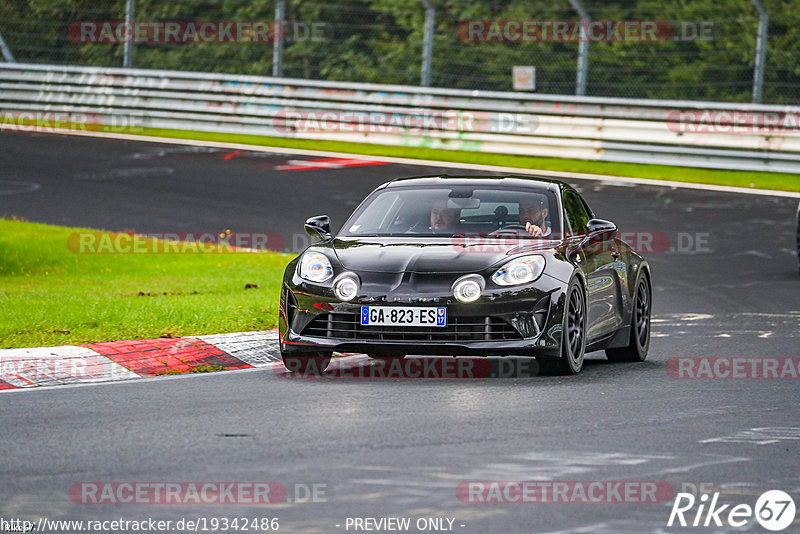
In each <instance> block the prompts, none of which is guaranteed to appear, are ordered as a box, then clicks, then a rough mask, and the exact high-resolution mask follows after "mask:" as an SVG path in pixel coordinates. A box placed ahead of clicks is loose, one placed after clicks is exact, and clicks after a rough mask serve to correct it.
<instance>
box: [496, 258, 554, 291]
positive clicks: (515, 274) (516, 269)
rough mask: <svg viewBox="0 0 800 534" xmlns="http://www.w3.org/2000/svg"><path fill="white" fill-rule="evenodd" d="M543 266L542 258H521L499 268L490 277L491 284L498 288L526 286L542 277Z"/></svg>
mask: <svg viewBox="0 0 800 534" xmlns="http://www.w3.org/2000/svg"><path fill="white" fill-rule="evenodd" d="M544 265H545V261H544V256H539V255H538V254H534V255H531V256H521V257H519V258H516V259H513V260H511V261H510V262H508V263H506V264H505V265H503V266H502V267H500V268H499V269H498V270H497V272H495V273H494V274H493V275H492V282H494V283H495V284H497V285H499V286H517V285H520V284H527V283H529V282H533V281H534V280H536V279H537V278H539V277H540V276H542V272H544Z"/></svg>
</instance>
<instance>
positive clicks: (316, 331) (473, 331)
mask: <svg viewBox="0 0 800 534" xmlns="http://www.w3.org/2000/svg"><path fill="white" fill-rule="evenodd" d="M447 322H448V324H447V326H443V327H441V326H440V327H433V326H432V327H425V326H421V327H407V326H362V325H361V320H360V316H359V315H358V314H355V313H321V314H319V315H318V316H317V317H315V318H314V319H313V320H312V321H311V322H310V323H309V324H308V326H306V327H305V329H303V332H302V334H303V335H306V336H316V337H329V338H345V339H366V340H378V341H412V342H426V343H428V342H434V343H435V342H440V343H447V342H459V341H500V340H513V339H522V336H521V335H520V333H519V332H518V331H517V330H516V329H515V328H514V327H513V326H511V325H510V324H508V323H507V322H506V321H504V320H503V319H500V318H498V317H489V316H482V317H448V319H447Z"/></svg>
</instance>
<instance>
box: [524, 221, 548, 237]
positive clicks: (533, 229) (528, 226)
mask: <svg viewBox="0 0 800 534" xmlns="http://www.w3.org/2000/svg"><path fill="white" fill-rule="evenodd" d="M525 231H526V232H528V233H529V234H531V235H532V236H534V237H539V236H541V235H542V234H543V233H544V232H543V231H542V229H541V228H540V227H539V226H536V225H535V224H533V223H530V222H527V223H525Z"/></svg>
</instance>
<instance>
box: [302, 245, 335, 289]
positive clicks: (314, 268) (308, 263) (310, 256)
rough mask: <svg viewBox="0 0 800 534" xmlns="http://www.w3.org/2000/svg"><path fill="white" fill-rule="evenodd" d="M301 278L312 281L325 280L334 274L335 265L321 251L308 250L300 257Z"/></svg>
mask: <svg viewBox="0 0 800 534" xmlns="http://www.w3.org/2000/svg"><path fill="white" fill-rule="evenodd" d="M298 274H299V275H300V277H301V278H305V279H306V280H310V281H312V282H324V281H325V280H328V279H330V278H331V277H332V276H333V267H331V262H330V260H329V259H328V257H327V256H326V255H325V254H322V253H320V252H306V253H305V254H303V257H302V258H301V259H300V271H299V272H298Z"/></svg>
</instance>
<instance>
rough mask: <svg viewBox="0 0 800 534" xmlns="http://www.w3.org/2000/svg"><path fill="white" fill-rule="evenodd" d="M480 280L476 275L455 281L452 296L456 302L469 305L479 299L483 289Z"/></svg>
mask: <svg viewBox="0 0 800 534" xmlns="http://www.w3.org/2000/svg"><path fill="white" fill-rule="evenodd" d="M482 281H483V280H482V279H479V278H478V277H477V276H476V275H471V276H467V277H464V278H460V279H459V280H456V283H455V284H453V296H454V297H455V298H456V300H457V301H459V302H463V303H464V304H469V303H470V302H475V301H476V300H478V299H479V298H481V290H482V289H483V284H482Z"/></svg>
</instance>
